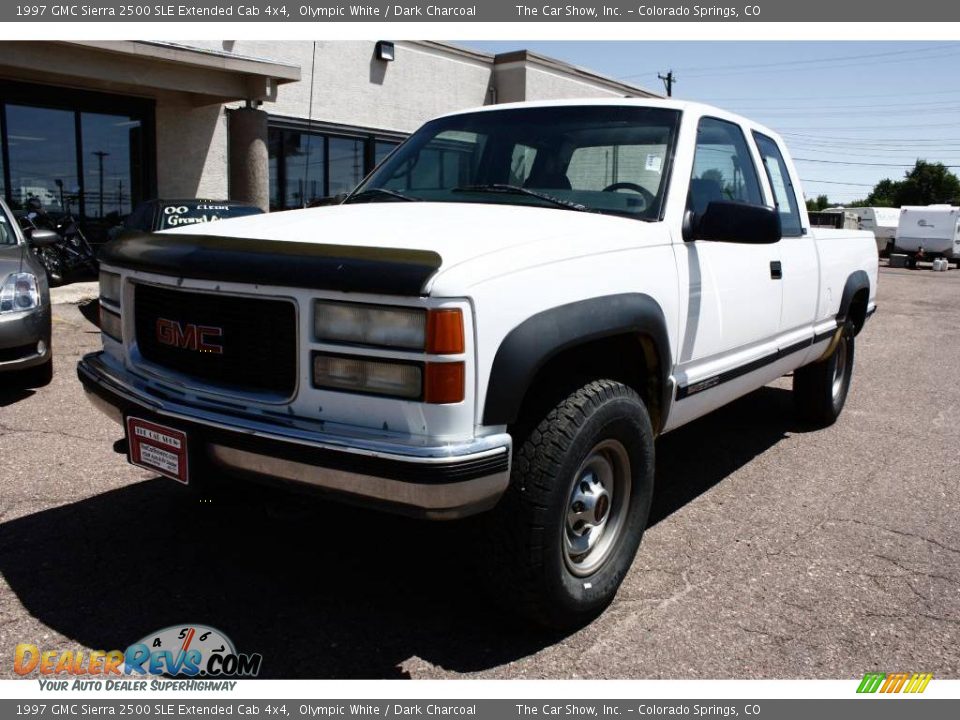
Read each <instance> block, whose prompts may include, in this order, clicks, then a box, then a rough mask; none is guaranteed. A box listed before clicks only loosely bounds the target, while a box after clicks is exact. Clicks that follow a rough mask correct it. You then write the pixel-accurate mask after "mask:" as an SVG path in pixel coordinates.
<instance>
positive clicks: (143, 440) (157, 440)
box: [126, 416, 190, 485]
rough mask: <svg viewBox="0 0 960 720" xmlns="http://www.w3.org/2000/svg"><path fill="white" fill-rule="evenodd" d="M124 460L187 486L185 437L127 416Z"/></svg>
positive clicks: (188, 477)
mask: <svg viewBox="0 0 960 720" xmlns="http://www.w3.org/2000/svg"><path fill="white" fill-rule="evenodd" d="M126 428H127V446H128V448H129V453H128V455H127V460H129V462H130V463H131V464H132V465H136V466H137V467H142V468H144V469H146V470H151V471H153V472H158V473H160V474H161V475H163V476H164V477H168V478H170V479H172V480H176V481H177V482H179V483H182V484H183V485H189V484H190V463H189V461H188V455H187V434H186V433H185V432H184V431H183V430H177V429H176V428H172V427H169V426H167V425H159V424H157V423H155V422H151V421H149V420H144V419H143V418H138V417H130V416H128V417H127V420H126Z"/></svg>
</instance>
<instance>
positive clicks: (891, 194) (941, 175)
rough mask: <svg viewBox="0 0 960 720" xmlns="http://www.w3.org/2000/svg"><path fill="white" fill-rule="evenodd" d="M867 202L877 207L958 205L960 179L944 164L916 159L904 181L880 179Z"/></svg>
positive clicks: (959, 200)
mask: <svg viewBox="0 0 960 720" xmlns="http://www.w3.org/2000/svg"><path fill="white" fill-rule="evenodd" d="M864 202H865V203H866V205H868V206H876V207H901V206H903V205H933V204H936V203H951V204H957V203H958V202H960V179H958V178H957V176H956V175H954V174H953V173H952V172H950V171H949V170H948V169H947V167H946V166H945V165H944V164H943V163H930V162H927V161H926V160H917V162H916V164H915V165H914V166H913V168H912V169H911V170H909V171H908V172H906V173H904V176H903V180H900V181H896V180H890V179H889V178H887V179H886V180H881V181H880V182H878V183H877V184H876V185H875V186H874V188H873V191H872V192H871V193H870V194H869V195H868V196H867V198H866V200H864Z"/></svg>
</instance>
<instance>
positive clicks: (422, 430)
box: [78, 99, 877, 626]
mask: <svg viewBox="0 0 960 720" xmlns="http://www.w3.org/2000/svg"><path fill="white" fill-rule="evenodd" d="M101 267H102V273H101V280H100V283H101V284H100V293H101V298H100V302H101V328H102V331H103V350H102V351H101V352H96V353H93V354H90V355H87V356H86V357H84V358H83V360H82V361H81V362H80V364H79V368H78V372H79V376H80V379H81V381H82V382H83V385H84V387H85V389H86V391H87V392H88V394H89V397H90V399H91V401H92V402H93V403H94V404H95V405H97V406H98V407H99V408H100V409H102V410H103V411H104V412H106V414H107V415H109V416H110V417H112V418H113V419H115V420H116V421H117V422H118V423H121V424H122V426H123V428H124V432H125V433H126V438H127V441H128V442H127V444H128V457H129V459H130V460H131V462H133V463H135V464H137V465H141V466H143V467H147V468H150V469H153V470H155V471H157V472H158V473H160V474H163V475H167V476H169V477H171V478H174V479H176V480H178V481H180V482H181V483H189V484H196V485H199V484H202V483H204V481H205V480H207V479H209V478H211V477H216V476H225V477H235V476H236V475H238V474H239V475H244V476H247V477H249V478H253V479H259V480H261V481H266V482H270V481H276V480H279V481H286V484H288V485H289V486H292V487H297V488H301V489H307V488H313V489H318V490H321V491H325V492H328V493H331V494H332V495H334V496H335V497H336V498H339V499H342V500H346V501H354V502H361V503H366V504H371V505H376V506H379V507H382V508H385V509H389V510H393V511H399V512H406V513H412V514H417V515H420V516H423V517H427V518H458V517H463V516H468V515H474V514H480V515H481V517H479V518H477V522H478V525H479V526H481V527H482V528H483V530H482V534H483V537H484V542H483V547H482V550H481V551H480V552H479V553H478V554H479V555H481V556H482V562H483V567H484V573H483V574H484V575H485V576H487V578H488V580H489V582H490V583H492V584H493V586H494V589H495V592H494V593H493V594H494V597H496V598H497V599H498V600H499V601H501V602H503V603H505V604H507V605H509V606H511V607H513V608H514V609H516V610H518V611H520V612H521V613H523V614H525V615H526V616H528V617H530V618H532V619H534V620H536V621H538V622H541V623H544V624H548V625H553V626H575V625H578V624H581V623H584V622H586V621H588V620H589V619H590V618H591V617H593V616H595V615H596V614H597V613H599V612H600V611H601V610H602V609H603V608H604V607H605V606H606V605H607V604H608V603H609V602H610V601H611V599H612V598H613V596H614V594H615V593H616V591H617V588H618V586H619V585H620V582H621V580H622V579H623V577H624V575H625V573H626V572H627V570H628V568H629V566H630V564H631V562H632V560H633V558H634V555H635V553H636V551H637V548H638V546H639V544H640V539H641V536H642V534H643V531H644V528H645V525H646V522H647V515H648V512H649V508H650V502H651V497H652V495H653V478H654V439H655V438H656V437H657V435H659V434H661V433H665V432H668V431H670V430H673V429H674V428H677V427H680V426H681V425H684V424H685V423H688V422H690V421H691V420H694V419H695V418H697V417H700V416H702V415H704V414H705V413H708V412H710V411H711V410H714V409H716V408H718V407H720V406H722V405H724V404H726V403H729V402H730V401H731V400H733V399H735V398H737V397H740V396H742V395H744V394H746V393H749V392H751V391H752V390H755V389H757V388H759V387H761V386H763V385H764V384H766V383H769V382H771V381H772V380H775V379H776V378H778V377H780V376H782V375H784V374H787V373H790V372H793V388H794V394H795V395H796V401H797V407H798V409H799V411H800V413H801V414H802V416H803V417H804V418H805V419H806V420H807V421H809V422H810V423H814V424H817V425H823V426H825V425H829V424H830V423H832V422H833V421H834V420H835V419H836V417H837V416H838V414H839V413H840V411H841V409H842V407H843V404H844V400H845V398H846V395H847V391H848V388H849V384H850V378H851V373H852V370H853V357H854V337H855V336H856V335H857V333H859V332H860V330H861V329H862V328H863V326H864V323H865V322H866V320H867V318H868V317H869V316H870V315H871V313H872V312H873V311H874V309H875V297H876V290H877V248H876V245H875V243H874V239H873V236H872V235H871V234H870V233H865V232H860V231H855V230H821V229H816V230H814V229H811V228H810V226H809V223H808V219H807V214H806V211H805V206H804V202H803V195H802V194H801V192H800V187H799V185H798V181H797V174H796V171H795V169H794V167H793V165H792V163H791V160H790V158H789V156H788V154H787V152H786V149H785V147H784V145H783V142H782V141H781V140H780V138H779V137H778V136H777V135H776V134H775V133H773V132H772V131H770V130H768V129H766V128H764V127H761V126H759V125H757V124H755V123H752V122H750V121H749V120H746V119H744V118H742V117H738V116H736V115H732V114H730V113H727V112H723V111H721V110H718V109H715V108H712V107H707V106H703V105H699V104H693V103H686V102H676V101H670V100H649V99H643V100H634V99H626V100H621V99H617V100H609V101H604V100H597V101H592V100H591V101H575V102H573V101H570V102H548V103H530V104H526V103H525V104H516V105H502V106H492V107H486V108H482V109H478V110H472V111H468V112H461V113H456V114H451V115H447V116H444V117H440V118H438V119H435V120H432V121H430V122H428V123H427V124H426V125H424V126H423V127H422V128H421V129H420V130H418V131H417V132H415V133H414V134H413V135H412V136H411V137H410V138H409V139H408V140H407V141H406V142H405V143H403V144H402V145H401V146H400V147H399V148H397V149H396V150H395V151H394V152H393V154H392V155H390V156H389V157H388V158H387V159H386V160H385V161H384V162H383V163H382V164H381V165H380V166H379V167H378V168H377V169H376V170H375V171H374V172H373V173H372V174H371V175H370V176H369V177H368V178H367V179H366V180H365V181H364V182H363V183H362V184H361V185H360V186H359V187H358V188H357V190H356V191H354V192H353V194H352V195H350V196H349V198H347V200H346V201H345V202H344V203H343V204H342V205H339V206H331V207H322V208H315V209H307V210H296V211H289V212H282V213H276V214H272V215H261V216H253V217H247V218H241V219H236V220H224V221H221V222H218V223H215V224H210V225H209V226H204V227H202V228H201V227H188V228H179V229H176V230H173V231H168V232H163V233H156V234H152V235H143V236H139V237H133V238H130V239H126V240H123V241H121V242H117V243H113V244H111V245H110V246H108V247H107V248H105V250H104V252H103V254H102V256H101ZM675 481H676V482H683V478H676V479H675Z"/></svg>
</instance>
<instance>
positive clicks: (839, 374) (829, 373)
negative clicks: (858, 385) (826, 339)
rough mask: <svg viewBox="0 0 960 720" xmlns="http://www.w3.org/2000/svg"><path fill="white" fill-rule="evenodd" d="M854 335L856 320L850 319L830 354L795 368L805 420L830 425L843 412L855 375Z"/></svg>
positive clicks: (799, 404) (796, 395) (795, 385)
mask: <svg viewBox="0 0 960 720" xmlns="http://www.w3.org/2000/svg"><path fill="white" fill-rule="evenodd" d="M853 336H854V332H853V323H851V322H849V321H848V322H846V323H844V325H843V328H842V329H841V331H840V339H839V340H838V341H837V343H836V345H835V346H834V348H833V352H831V353H830V355H829V356H827V357H826V358H825V359H823V360H820V361H818V362H815V363H812V364H810V365H806V366H804V367H802V368H800V369H798V370H797V371H796V372H794V374H793V397H794V401H795V403H796V406H797V412H798V413H799V415H800V418H801V419H802V420H803V421H804V422H807V423H810V424H811V425H814V426H816V427H827V426H829V425H832V424H833V423H834V422H836V419H837V418H838V417H839V416H840V412H841V411H842V410H843V406H844V403H846V401H847V393H848V392H849V391H850V380H851V378H852V377H853V355H854V352H853V350H854V338H853Z"/></svg>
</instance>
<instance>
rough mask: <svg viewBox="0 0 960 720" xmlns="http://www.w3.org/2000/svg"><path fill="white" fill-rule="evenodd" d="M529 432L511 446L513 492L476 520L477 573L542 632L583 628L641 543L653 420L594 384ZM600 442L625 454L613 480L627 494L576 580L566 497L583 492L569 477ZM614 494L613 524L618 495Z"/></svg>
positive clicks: (625, 394)
mask: <svg viewBox="0 0 960 720" xmlns="http://www.w3.org/2000/svg"><path fill="white" fill-rule="evenodd" d="M528 427H532V429H531V430H529V431H528V432H527V433H526V436H525V437H520V438H516V440H515V443H516V444H515V446H514V455H513V468H512V473H511V479H510V487H509V489H508V490H507V492H506V494H505V495H504V497H503V498H502V499H501V501H500V502H499V504H498V505H497V507H496V508H494V510H492V511H491V512H490V513H488V514H487V515H486V516H484V517H483V518H482V519H483V522H482V524H481V538H480V541H481V543H480V547H479V548H478V549H479V552H480V555H481V560H482V563H481V568H482V571H483V575H484V578H485V580H486V584H487V587H488V589H489V590H490V591H491V593H492V597H493V599H494V600H495V601H497V602H498V603H499V604H500V605H501V606H504V607H505V608H507V609H508V610H510V611H512V612H516V613H519V614H521V615H523V616H525V617H526V618H528V619H530V620H533V621H534V622H536V623H537V624H540V625H543V626H546V627H551V628H558V629H569V628H573V627H579V626H581V625H583V624H585V623H586V622H589V621H590V620H592V619H593V618H594V617H596V616H597V615H598V614H600V613H601V612H602V611H603V610H604V609H605V608H606V607H607V605H609V604H610V602H611V601H612V600H613V598H614V596H615V595H616V592H617V589H618V588H619V587H620V583H621V582H622V581H623V578H624V576H625V575H626V573H627V571H628V570H629V568H630V565H631V564H632V562H633V559H634V556H635V555H636V552H637V548H638V547H639V545H640V540H641V538H642V537H643V531H644V529H645V528H646V524H647V517H648V515H649V513H650V502H651V499H652V497H653V478H654V442H653V441H654V438H653V429H652V427H651V423H650V416H649V415H648V413H647V409H646V407H645V406H644V403H643V401H642V400H641V399H640V396H639V395H637V393H636V392H635V391H634V390H633V389H631V388H629V387H628V386H626V385H624V384H622V383H619V382H616V381H613V380H596V381H593V382H590V383H588V384H586V385H584V386H583V387H581V388H579V389H578V390H576V391H574V392H572V393H571V394H570V395H568V396H567V397H565V398H563V399H562V400H561V401H560V402H559V403H557V404H556V405H554V407H552V409H550V410H549V411H548V412H546V414H545V415H544V416H543V417H542V418H540V419H539V422H537V419H536V418H532V419H531V422H530V423H529V425H528ZM605 445H606V446H610V447H615V448H617V449H618V452H619V450H620V449H622V450H623V451H624V452H623V453H621V454H620V457H621V458H624V457H625V458H628V459H629V462H628V463H621V466H622V467H626V468H627V472H624V473H622V474H621V475H619V477H620V478H621V479H620V481H619V482H620V483H621V486H623V487H625V489H626V492H622V493H621V494H620V497H621V498H622V502H621V505H620V506H619V508H618V509H617V512H619V513H621V515H619V518H620V521H619V523H618V525H617V527H618V529H617V532H616V534H614V535H611V536H610V540H609V541H608V542H607V549H606V550H605V552H604V553H603V555H601V556H599V557H602V558H603V559H602V562H600V564H598V566H597V567H596V568H595V569H594V570H593V571H591V572H589V573H588V574H583V573H582V572H581V573H580V574H575V571H573V570H571V568H570V567H569V564H570V563H571V560H570V556H569V550H568V549H567V545H565V542H566V538H567V533H568V532H569V530H568V528H569V523H570V520H569V513H570V508H571V502H572V500H573V496H572V495H571V493H572V492H573V493H575V492H576V488H577V487H583V485H582V484H581V483H580V481H579V480H578V481H577V482H578V484H577V485H576V486H575V485H574V480H575V475H577V474H579V473H581V472H582V471H583V468H584V466H583V463H585V462H588V461H589V459H590V458H592V457H595V455H596V451H597V448H598V447H603V446H605ZM599 476H600V474H597V475H596V477H599ZM624 484H625V485H624ZM611 498H612V499H611V500H610V502H609V507H610V510H609V519H610V521H611V527H612V522H613V520H614V517H613V515H614V507H615V505H616V502H617V498H616V496H614V495H612V494H611ZM608 529H610V528H608ZM598 537H605V536H599V535H598ZM579 569H580V568H577V570H579Z"/></svg>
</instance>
